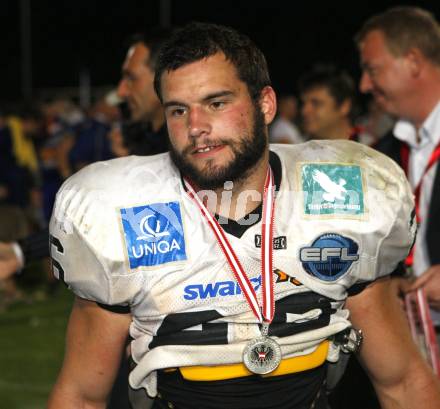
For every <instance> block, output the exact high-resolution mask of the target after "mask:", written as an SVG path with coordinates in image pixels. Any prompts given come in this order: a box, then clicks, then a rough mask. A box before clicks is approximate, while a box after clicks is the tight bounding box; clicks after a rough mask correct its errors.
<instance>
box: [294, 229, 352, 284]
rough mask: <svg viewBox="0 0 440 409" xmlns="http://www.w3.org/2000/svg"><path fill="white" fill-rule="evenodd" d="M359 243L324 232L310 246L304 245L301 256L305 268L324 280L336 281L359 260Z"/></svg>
mask: <svg viewBox="0 0 440 409" xmlns="http://www.w3.org/2000/svg"><path fill="white" fill-rule="evenodd" d="M358 250H359V246H358V244H357V243H356V242H355V241H354V240H352V239H350V238H348V237H344V236H341V235H339V234H336V233H327V234H322V235H321V236H319V237H318V238H316V239H315V240H314V241H313V243H312V245H311V246H310V247H302V248H301V249H300V252H299V258H300V260H301V261H302V265H303V267H304V270H306V271H307V273H309V274H311V275H312V276H314V277H317V278H319V279H321V280H324V281H335V280H337V279H338V278H339V277H341V276H342V275H344V274H345V273H346V272H347V271H348V269H349V268H350V266H351V265H352V264H353V262H355V261H357V260H359V255H358Z"/></svg>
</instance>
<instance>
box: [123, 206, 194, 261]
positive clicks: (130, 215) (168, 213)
mask: <svg viewBox="0 0 440 409" xmlns="http://www.w3.org/2000/svg"><path fill="white" fill-rule="evenodd" d="M120 212H121V219H122V227H123V229H124V238H125V245H126V247H127V254H128V260H129V264H130V268H137V267H151V266H157V265H160V264H165V263H169V262H172V261H182V260H186V259H187V257H186V250H185V235H184V232H183V225H182V216H181V213H180V205H179V203H178V202H169V203H154V204H148V205H144V206H137V207H129V208H126V209H120Z"/></svg>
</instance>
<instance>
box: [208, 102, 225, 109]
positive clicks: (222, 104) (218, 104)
mask: <svg viewBox="0 0 440 409" xmlns="http://www.w3.org/2000/svg"><path fill="white" fill-rule="evenodd" d="M225 105H226V103H225V102H224V101H213V102H211V107H212V108H213V109H222V108H224V107H225Z"/></svg>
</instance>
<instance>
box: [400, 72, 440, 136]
mask: <svg viewBox="0 0 440 409" xmlns="http://www.w3.org/2000/svg"><path fill="white" fill-rule="evenodd" d="M410 98H412V99H413V101H414V102H415V103H414V109H413V110H411V112H410V113H409V115H408V116H409V117H408V118H404V119H408V120H409V121H410V122H412V124H413V125H414V126H415V128H416V129H417V130H419V129H420V128H421V127H422V126H423V123H424V122H425V121H426V119H427V118H428V116H429V114H430V113H431V112H432V111H433V109H434V108H435V106H436V105H437V104H438V103H439V101H440V68H439V67H431V66H430V67H428V68H427V73H426V74H425V78H423V80H421V81H420V84H419V85H418V86H417V87H416V89H415V90H414V94H413V95H412V96H411V97H410Z"/></svg>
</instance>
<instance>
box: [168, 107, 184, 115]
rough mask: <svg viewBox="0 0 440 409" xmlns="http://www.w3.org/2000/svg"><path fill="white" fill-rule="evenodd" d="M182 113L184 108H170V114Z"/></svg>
mask: <svg viewBox="0 0 440 409" xmlns="http://www.w3.org/2000/svg"><path fill="white" fill-rule="evenodd" d="M184 113H185V109H184V108H174V109H173V110H171V116H182V115H183V114H184Z"/></svg>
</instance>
